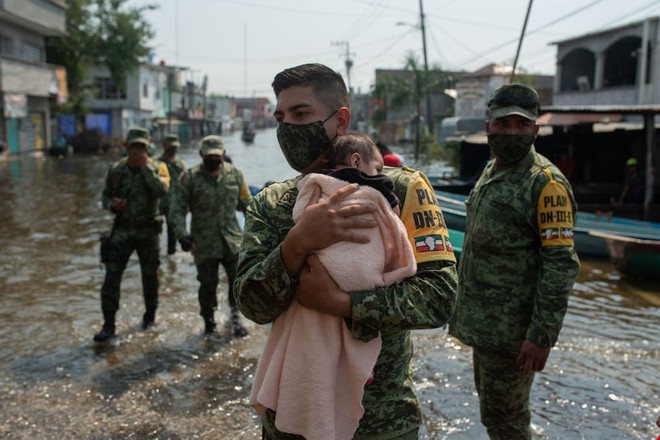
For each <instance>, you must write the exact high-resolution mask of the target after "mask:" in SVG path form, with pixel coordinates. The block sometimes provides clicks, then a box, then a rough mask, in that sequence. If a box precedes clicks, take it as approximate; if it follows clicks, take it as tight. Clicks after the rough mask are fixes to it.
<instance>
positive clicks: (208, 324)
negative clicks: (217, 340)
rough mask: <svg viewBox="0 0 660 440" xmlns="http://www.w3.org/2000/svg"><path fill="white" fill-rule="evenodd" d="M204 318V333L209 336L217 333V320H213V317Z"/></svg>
mask: <svg viewBox="0 0 660 440" xmlns="http://www.w3.org/2000/svg"><path fill="white" fill-rule="evenodd" d="M202 318H204V333H205V334H207V335H210V334H211V333H213V332H215V327H216V324H215V319H213V315H210V316H203V317H202Z"/></svg>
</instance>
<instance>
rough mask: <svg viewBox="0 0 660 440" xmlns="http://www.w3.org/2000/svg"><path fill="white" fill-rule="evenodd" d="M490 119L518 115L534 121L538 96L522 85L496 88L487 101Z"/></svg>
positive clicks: (536, 115)
mask: <svg viewBox="0 0 660 440" xmlns="http://www.w3.org/2000/svg"><path fill="white" fill-rule="evenodd" d="M488 114H489V117H490V119H494V118H502V117H504V116H509V115H520V116H522V117H524V118H527V119H530V120H532V121H536V118H538V116H539V95H538V93H536V90H534V89H533V88H531V87H530V86H526V85H524V84H506V85H503V86H500V87H498V88H497V89H496V90H495V92H494V93H493V97H492V98H491V99H490V101H488Z"/></svg>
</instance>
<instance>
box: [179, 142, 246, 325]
mask: <svg viewBox="0 0 660 440" xmlns="http://www.w3.org/2000/svg"><path fill="white" fill-rule="evenodd" d="M199 154H200V156H201V157H202V163H201V164H198V165H196V166H194V167H192V168H190V169H189V170H187V171H185V172H184V173H182V174H181V177H180V178H179V183H178V184H177V185H176V186H175V187H174V194H173V197H172V201H171V202H172V204H171V206H170V212H169V213H170V217H171V221H172V226H173V228H174V233H175V235H176V237H177V239H178V240H179V243H180V245H181V249H182V250H183V251H185V252H192V254H193V256H194V258H195V266H196V267H197V280H198V281H199V291H198V299H199V307H200V312H199V313H200V315H201V316H202V318H203V319H204V333H206V334H210V333H213V332H214V331H215V329H216V323H215V318H214V313H215V309H216V308H217V306H218V299H217V288H218V282H219V278H218V269H219V266H220V265H222V267H224V269H225V272H226V273H227V279H228V285H229V288H228V292H227V296H228V302H229V309H230V322H229V327H230V332H231V333H232V335H233V336H237V337H242V336H246V335H247V331H246V330H245V328H243V326H242V325H241V324H240V317H239V315H238V310H237V308H236V301H235V299H234V287H233V284H234V277H235V274H236V262H237V260H238V248H239V245H240V242H241V227H240V226H239V224H238V219H237V218H236V210H237V209H238V210H241V211H242V212H243V213H245V210H246V208H247V206H248V205H249V204H250V202H251V201H252V195H251V194H250V190H249V189H248V185H247V183H246V181H245V178H244V177H243V173H242V172H241V170H239V169H238V168H237V167H236V166H234V165H233V164H231V163H227V162H225V161H224V157H225V147H224V145H223V142H222V138H221V137H220V136H217V135H210V136H206V137H204V138H203V139H202V141H201V148H200V150H199ZM188 212H190V214H191V216H192V219H191V226H190V233H188V232H187V230H186V214H187V213H188Z"/></svg>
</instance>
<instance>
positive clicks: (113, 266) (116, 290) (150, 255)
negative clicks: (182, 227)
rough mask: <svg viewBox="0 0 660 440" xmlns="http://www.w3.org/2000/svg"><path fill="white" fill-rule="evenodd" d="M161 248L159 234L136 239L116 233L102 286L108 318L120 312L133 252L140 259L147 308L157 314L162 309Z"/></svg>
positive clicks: (104, 311)
mask: <svg viewBox="0 0 660 440" xmlns="http://www.w3.org/2000/svg"><path fill="white" fill-rule="evenodd" d="M159 247H160V243H159V234H158V233H153V234H149V235H145V236H143V237H140V238H136V237H130V236H128V235H127V234H126V233H122V232H117V231H115V232H113V236H112V240H111V245H110V251H109V255H108V262H107V263H106V265H105V280H104V281H103V286H102V287H101V310H102V311H103V315H104V316H107V317H114V314H115V313H116V312H117V310H119V297H120V288H121V279H122V276H123V275H124V270H125V269H126V264H127V263H128V260H129V258H130V257H131V254H132V253H133V251H137V255H138V258H139V260H140V272H141V275H142V294H143V295H144V305H145V309H146V310H147V311H154V312H155V310H156V308H157V307H158V267H159V266H160V256H159V251H160V249H159Z"/></svg>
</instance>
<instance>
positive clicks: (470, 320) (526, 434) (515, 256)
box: [449, 84, 580, 440]
mask: <svg viewBox="0 0 660 440" xmlns="http://www.w3.org/2000/svg"><path fill="white" fill-rule="evenodd" d="M537 117H538V95H537V93H536V91H535V90H534V89H533V88H531V87H529V86H526V85H522V84H509V85H504V86H501V87H499V88H498V89H496V90H495V92H494V94H493V97H492V99H491V100H490V101H489V104H488V114H487V122H486V132H487V134H488V144H489V145H490V148H491V152H492V154H493V157H494V159H492V160H490V161H489V162H488V164H487V166H486V168H485V169H484V171H483V172H482V174H481V177H480V178H479V180H478V181H477V183H476V184H475V186H474V188H473V189H472V191H471V192H470V195H469V197H468V200H467V201H466V205H467V207H468V208H467V224H466V230H465V241H464V244H463V253H462V254H461V261H460V264H459V268H458V275H459V283H458V285H459V290H458V302H457V304H456V311H455V313H454V315H453V316H452V318H451V321H450V324H449V333H450V334H451V335H453V336H454V337H456V338H458V339H459V340H460V341H461V342H463V343H464V344H467V345H469V346H471V347H472V350H473V352H472V353H473V367H474V380H475V386H476V389H477V393H478V394H479V406H480V412H481V423H482V424H483V425H484V426H485V427H486V429H487V431H488V436H489V437H490V438H491V439H502V440H503V439H520V440H524V439H530V438H531V425H530V407H529V396H530V391H531V387H532V382H533V381H534V376H535V373H537V372H540V371H543V369H544V368H545V365H546V361H547V359H548V356H549V355H550V351H551V349H552V347H553V346H554V345H555V344H556V343H557V339H558V336H559V331H560V330H561V327H562V323H563V320H564V316H565V314H566V309H567V307H568V297H569V294H570V292H571V288H572V286H573V283H574V282H575V279H576V278H577V275H578V272H579V270H580V263H579V260H578V256H577V254H576V252H575V247H574V245H573V227H574V221H575V214H576V212H577V205H576V203H575V199H574V197H573V191H572V189H571V186H570V184H569V183H568V181H567V180H566V178H565V177H564V176H563V175H562V174H561V172H560V171H559V170H558V169H557V167H555V166H554V165H553V164H552V163H551V162H550V161H549V160H548V159H546V158H545V157H543V156H541V155H540V154H538V153H536V151H535V149H534V140H535V137H536V134H537V133H538V125H536V118H537Z"/></svg>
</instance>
